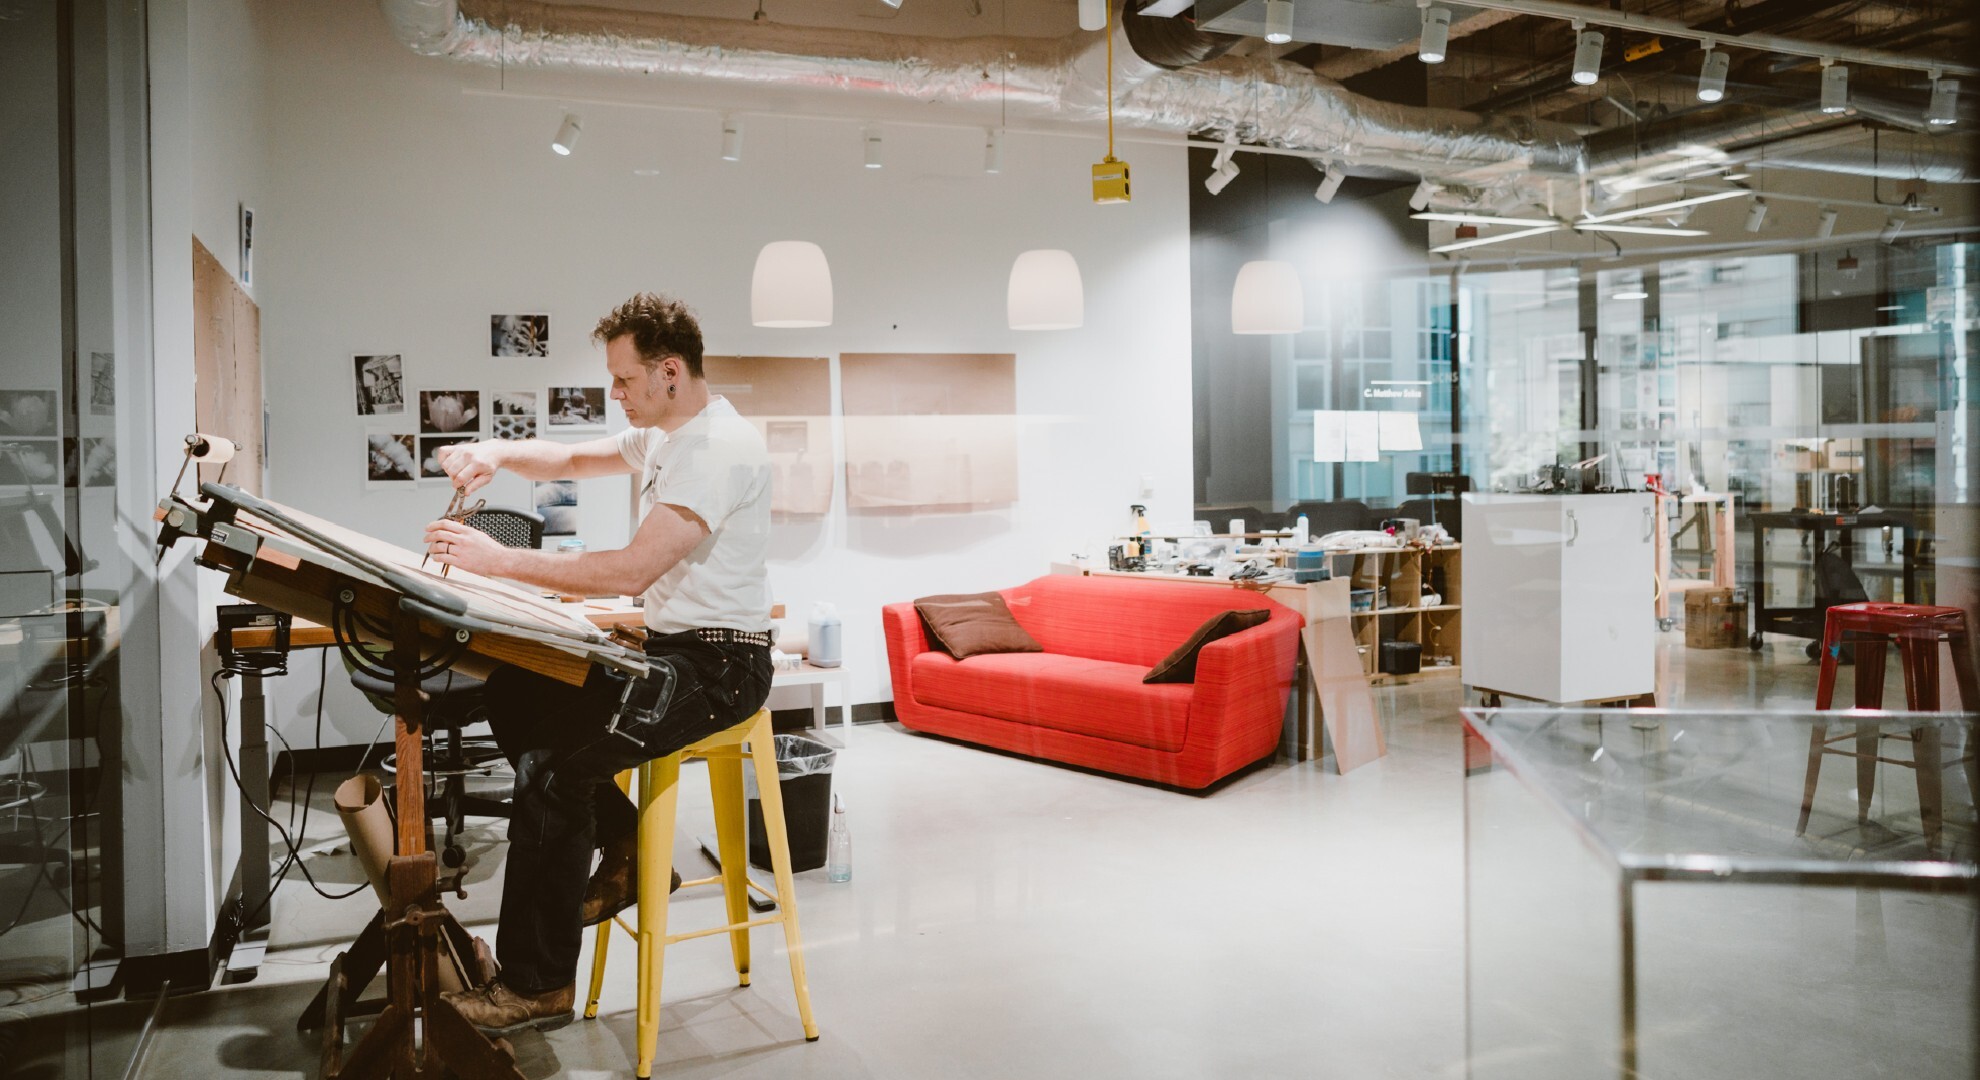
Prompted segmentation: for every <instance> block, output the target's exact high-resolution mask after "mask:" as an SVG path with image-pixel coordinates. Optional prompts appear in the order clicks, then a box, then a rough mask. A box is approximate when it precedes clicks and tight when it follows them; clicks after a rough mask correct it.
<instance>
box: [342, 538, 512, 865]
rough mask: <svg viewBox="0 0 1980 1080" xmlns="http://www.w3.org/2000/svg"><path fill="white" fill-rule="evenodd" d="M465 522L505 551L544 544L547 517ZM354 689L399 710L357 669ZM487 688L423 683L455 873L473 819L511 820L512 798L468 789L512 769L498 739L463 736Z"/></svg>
mask: <svg viewBox="0 0 1980 1080" xmlns="http://www.w3.org/2000/svg"><path fill="white" fill-rule="evenodd" d="M465 523H466V524H467V526H468V527H469V528H472V529H479V530H481V531H482V532H485V533H487V534H488V535H490V536H492V537H494V538H495V539H496V541H497V542H499V543H500V544H502V546H504V547H512V548H539V547H542V546H543V515H541V514H537V513H532V512H530V511H528V510H515V509H510V508H508V507H500V506H491V507H489V508H487V509H485V510H482V511H481V512H480V513H477V514H473V515H470V516H469V517H468V518H467V519H466V521H465ZM351 685H352V686H355V687H357V688H358V690H360V691H362V692H363V693H364V695H365V696H366V697H368V698H370V699H371V703H372V704H373V705H375V706H377V707H378V709H379V710H380V711H381V712H391V711H393V705H392V695H393V693H394V692H395V690H396V687H394V686H393V685H392V684H391V683H390V682H388V681H385V680H382V679H374V678H372V677H371V676H369V675H366V674H365V673H364V672H361V671H352V672H351ZM482 685H483V684H482V681H481V680H480V679H476V678H473V677H471V676H467V675H462V674H460V673H459V672H454V671H443V672H441V673H439V674H438V675H434V676H432V677H431V678H428V679H426V680H424V681H422V682H421V683H420V685H419V689H420V692H421V693H422V694H424V695H425V696H426V699H427V714H426V715H427V720H428V723H427V725H426V731H425V732H424V733H423V734H422V737H423V738H424V739H425V740H426V775H427V776H428V777H430V778H432V780H433V781H434V782H435V783H437V784H438V785H439V792H438V794H437V796H435V797H432V798H429V799H428V800H427V803H426V807H427V813H428V814H429V815H430V816H432V817H437V818H444V819H445V820H446V823H447V834H446V839H445V841H444V842H443V843H442V844H441V845H440V861H441V862H442V863H443V864H445V865H446V866H447V867H448V868H449V869H458V868H460V867H461V866H462V865H463V864H465V863H466V862H467V851H466V849H465V848H463V847H461V844H460V839H459V836H460V833H461V830H462V829H463V828H465V826H466V819H467V818H468V817H469V816H470V815H472V816H474V817H502V818H505V817H508V816H510V813H509V809H510V808H509V802H508V800H507V799H491V798H488V797H487V796H484V795H473V794H469V793H468V790H467V779H468V777H470V776H490V775H494V774H496V773H497V772H499V771H501V770H502V769H503V768H504V767H505V766H506V765H507V762H506V761H505V760H504V759H503V757H502V750H501V748H500V747H499V746H497V745H495V741H494V740H493V739H463V738H462V737H461V729H462V728H465V727H467V726H469V725H471V724H475V723H478V722H480V721H481V720H482V718H483V717H482V698H481V691H482ZM436 732H438V733H441V734H442V737H444V740H445V744H444V746H442V747H436V746H435V739H436V734H435V733H436ZM397 770H398V755H397V754H392V755H388V756H387V757H386V758H385V771H386V772H391V773H396V772H397Z"/></svg>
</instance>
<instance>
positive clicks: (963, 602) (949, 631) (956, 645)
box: [914, 592, 1045, 660]
mask: <svg viewBox="0 0 1980 1080" xmlns="http://www.w3.org/2000/svg"><path fill="white" fill-rule="evenodd" d="M914 610H915V611H916V612H917V613H918V614H920V616H921V625H922V626H923V627H925V628H927V630H928V639H929V640H930V641H932V642H934V643H935V647H936V648H938V649H940V650H942V651H943V652H945V653H948V654H949V655H950V656H953V657H955V658H956V659H958V660H963V659H967V658H968V657H971V656H978V655H981V654H983V653H1008V652H1044V651H1045V647H1044V646H1042V645H1040V644H1038V641H1037V639H1036V638H1033V637H1032V636H1031V635H1030V634H1028V633H1025V630H1024V627H1022V626H1019V625H1018V621H1017V620H1016V619H1014V618H1012V617H1011V609H1010V607H1009V605H1007V604H1005V603H1004V598H1003V596H1002V595H1001V594H999V593H994V592H987V593H968V594H960V595H953V596H924V597H922V598H921V599H919V600H916V601H915V602H914Z"/></svg>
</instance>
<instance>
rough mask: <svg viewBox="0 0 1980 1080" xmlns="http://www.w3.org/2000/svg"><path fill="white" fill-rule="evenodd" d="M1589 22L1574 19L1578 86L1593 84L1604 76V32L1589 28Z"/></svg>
mask: <svg viewBox="0 0 1980 1080" xmlns="http://www.w3.org/2000/svg"><path fill="white" fill-rule="evenodd" d="M1587 26H1588V24H1587V23H1584V22H1582V21H1581V20H1580V19H1576V20H1575V21H1574V29H1575V35H1576V36H1575V39H1574V41H1575V44H1574V74H1573V75H1572V76H1571V78H1573V79H1574V83H1575V85H1576V86H1593V85H1595V80H1596V79H1599V78H1601V77H1602V32H1601V31H1600V30H1589V29H1587Z"/></svg>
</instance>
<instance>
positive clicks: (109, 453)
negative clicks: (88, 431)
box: [68, 439, 117, 487]
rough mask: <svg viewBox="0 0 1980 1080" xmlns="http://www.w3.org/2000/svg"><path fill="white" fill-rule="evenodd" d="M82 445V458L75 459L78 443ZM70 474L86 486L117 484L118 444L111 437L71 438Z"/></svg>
mask: <svg viewBox="0 0 1980 1080" xmlns="http://www.w3.org/2000/svg"><path fill="white" fill-rule="evenodd" d="M77 443H80V444H81V445H82V460H81V461H77V460H76V459H75V454H76V449H75V448H76V445H77ZM68 454H69V474H70V475H71V476H75V477H77V478H78V480H79V481H80V482H81V484H82V486H84V487H116V486H117V444H116V442H115V441H113V440H110V439H72V440H69V450H68Z"/></svg>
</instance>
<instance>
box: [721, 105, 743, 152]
mask: <svg viewBox="0 0 1980 1080" xmlns="http://www.w3.org/2000/svg"><path fill="white" fill-rule="evenodd" d="M722 160H723V161H741V160H742V121H741V120H737V119H735V118H734V117H729V116H725V117H723V118H722Z"/></svg>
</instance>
